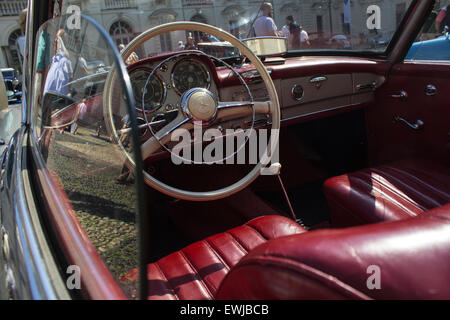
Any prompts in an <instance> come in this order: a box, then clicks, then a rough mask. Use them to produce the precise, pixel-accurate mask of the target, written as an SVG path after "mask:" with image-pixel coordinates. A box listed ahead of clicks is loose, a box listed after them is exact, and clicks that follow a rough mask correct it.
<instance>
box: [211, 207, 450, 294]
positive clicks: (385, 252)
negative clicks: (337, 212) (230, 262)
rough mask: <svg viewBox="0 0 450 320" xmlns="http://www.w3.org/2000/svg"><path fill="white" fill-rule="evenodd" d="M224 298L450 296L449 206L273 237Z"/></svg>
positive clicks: (239, 271)
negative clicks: (407, 216) (393, 219)
mask: <svg viewBox="0 0 450 320" xmlns="http://www.w3.org/2000/svg"><path fill="white" fill-rule="evenodd" d="M216 298H217V299H346V298H350V299H450V204H447V205H445V206H443V207H440V208H437V209H434V210H432V211H429V212H428V213H425V214H423V215H421V216H419V217H415V218H411V219H407V220H401V221H396V222H388V223H380V224H374V225H368V226H363V227H357V228H350V229H342V230H323V231H316V232H309V233H304V234H300V235H294V236H288V237H284V238H280V239H277V240H271V241H268V242H267V243H265V244H263V245H261V246H259V247H257V248H255V249H254V250H252V251H251V252H250V253H249V254H248V255H247V256H246V257H245V258H243V259H242V260H241V261H240V262H239V263H238V265H236V267H234V268H233V269H232V270H231V271H230V272H229V273H228V275H227V276H226V278H225V279H224V280H223V282H222V284H221V286H220V288H219V290H218V293H217V295H216Z"/></svg>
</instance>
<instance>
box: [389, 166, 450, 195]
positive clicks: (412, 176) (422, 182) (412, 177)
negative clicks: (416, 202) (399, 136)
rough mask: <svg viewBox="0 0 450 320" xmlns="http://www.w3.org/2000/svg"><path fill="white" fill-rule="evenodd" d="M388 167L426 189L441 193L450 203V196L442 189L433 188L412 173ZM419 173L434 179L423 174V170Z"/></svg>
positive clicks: (425, 173)
mask: <svg viewBox="0 0 450 320" xmlns="http://www.w3.org/2000/svg"><path fill="white" fill-rule="evenodd" d="M386 167H387V168H390V169H392V170H394V171H397V172H399V173H403V174H404V175H406V176H408V177H409V178H410V179H412V180H415V181H416V182H418V183H420V184H423V185H424V186H425V187H426V188H428V189H429V190H430V191H433V192H436V193H439V194H440V195H441V196H442V198H443V199H445V200H447V201H448V199H450V195H449V194H447V192H445V191H443V190H440V189H438V188H435V187H433V186H432V185H430V184H428V183H426V182H425V181H423V180H421V179H419V178H417V177H416V176H414V175H413V174H412V173H410V172H408V171H406V170H402V169H399V168H395V167H391V166H386ZM412 170H414V169H412ZM418 172H419V173H422V174H423V175H426V176H427V177H428V178H430V179H433V177H430V176H429V174H427V172H422V171H421V170H418Z"/></svg>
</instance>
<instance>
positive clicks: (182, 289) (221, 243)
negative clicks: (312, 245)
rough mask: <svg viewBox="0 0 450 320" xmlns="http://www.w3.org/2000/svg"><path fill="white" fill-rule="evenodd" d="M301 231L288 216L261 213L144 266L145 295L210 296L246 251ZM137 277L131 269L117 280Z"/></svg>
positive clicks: (177, 297)
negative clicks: (147, 290) (147, 289)
mask: <svg viewBox="0 0 450 320" xmlns="http://www.w3.org/2000/svg"><path fill="white" fill-rule="evenodd" d="M303 232H306V230H305V229H303V228H302V227H300V226H299V225H298V224H296V223H295V222H293V221H292V220H290V219H287V218H284V217H281V216H265V217H260V218H257V219H254V220H252V221H250V222H248V223H247V224H245V225H243V226H241V227H238V228H234V229H231V230H229V231H227V232H224V233H221V234H217V235H214V236H212V237H209V238H207V239H205V240H203V241H200V242H197V243H194V244H192V245H190V246H188V247H186V248H184V249H182V250H180V251H177V252H175V253H172V254H171V255H169V256H167V257H164V258H163V259H161V260H159V261H158V262H155V263H152V264H149V265H148V280H149V290H150V292H149V294H148V298H149V299H168V300H169V299H170V300H172V299H182V300H203V299H214V298H215V296H216V293H217V288H218V287H219V285H220V283H221V282H222V280H223V278H224V277H225V276H226V274H227V273H228V272H229V271H230V269H231V268H233V267H234V266H235V265H236V264H237V263H238V262H239V260H241V259H242V258H243V257H244V256H245V255H246V254H247V253H248V252H249V251H250V250H253V249H254V248H255V247H257V246H258V245H260V244H263V243H265V242H267V241H268V240H271V239H277V238H280V237H285V236H288V235H293V234H299V233H303ZM137 277H138V275H137V269H133V270H131V271H130V272H129V273H128V274H127V275H126V276H124V277H122V279H121V280H123V281H127V280H135V279H137Z"/></svg>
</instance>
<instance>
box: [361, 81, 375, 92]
mask: <svg viewBox="0 0 450 320" xmlns="http://www.w3.org/2000/svg"><path fill="white" fill-rule="evenodd" d="M377 84H378V83H377V82H376V81H373V82H371V83H367V84H358V85H357V86H356V91H362V90H375V89H376V88H377Z"/></svg>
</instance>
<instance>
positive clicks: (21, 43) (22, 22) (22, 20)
mask: <svg viewBox="0 0 450 320" xmlns="http://www.w3.org/2000/svg"><path fill="white" fill-rule="evenodd" d="M27 14H28V9H23V10H22V12H21V13H20V15H19V26H20V30H21V31H22V35H21V36H20V37H19V38H17V47H18V48H19V52H20V58H21V60H20V63H22V62H23V57H24V54H25V28H26V26H27Z"/></svg>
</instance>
